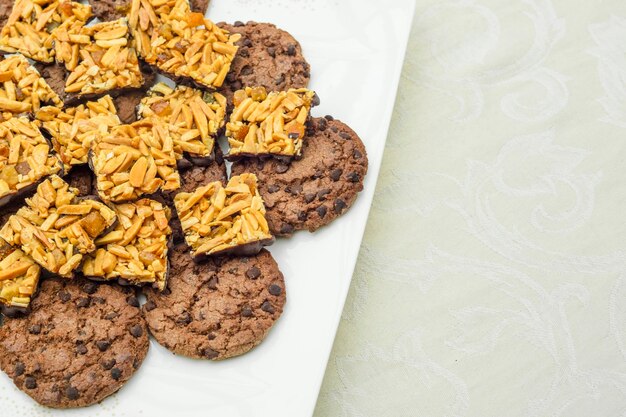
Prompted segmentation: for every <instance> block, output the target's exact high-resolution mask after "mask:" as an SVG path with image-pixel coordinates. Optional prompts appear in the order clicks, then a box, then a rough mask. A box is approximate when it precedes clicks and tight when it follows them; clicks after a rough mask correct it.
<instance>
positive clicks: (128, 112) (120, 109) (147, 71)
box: [113, 65, 157, 124]
mask: <svg viewBox="0 0 626 417" xmlns="http://www.w3.org/2000/svg"><path fill="white" fill-rule="evenodd" d="M141 74H142V75H143V80H144V81H143V86H142V88H141V89H140V90H134V91H128V92H125V93H123V94H120V95H119V96H117V97H115V98H113V103H114V104H115V108H116V109H117V117H119V118H120V121H121V122H122V123H125V124H130V123H133V122H136V121H137V106H138V105H139V103H140V102H141V99H142V98H144V97H145V96H146V90H148V89H149V88H151V87H152V86H153V85H154V83H155V82H156V77H157V75H156V73H155V72H154V71H152V69H151V68H150V67H149V66H147V65H143V66H142V67H141Z"/></svg>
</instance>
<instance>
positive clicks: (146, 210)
mask: <svg viewBox="0 0 626 417" xmlns="http://www.w3.org/2000/svg"><path fill="white" fill-rule="evenodd" d="M114 209H115V212H116V213H117V220H118V223H117V225H116V226H115V227H114V228H113V230H111V231H110V232H109V233H107V234H105V235H103V236H101V237H99V238H98V239H97V240H96V246H97V247H98V249H97V250H96V252H95V253H92V254H90V255H87V257H86V258H85V262H84V264H83V274H84V275H85V276H87V277H93V278H100V279H105V280H110V279H117V278H122V279H124V280H125V281H128V282H129V283H131V284H136V285H142V284H145V283H152V284H153V286H154V287H155V288H157V289H159V290H163V289H164V288H165V284H166V281H167V269H168V268H167V266H168V265H167V244H168V240H169V236H170V235H171V233H172V231H171V229H170V227H169V225H168V222H169V218H170V210H169V208H167V207H165V206H163V204H161V203H159V202H158V201H155V200H151V199H148V198H144V199H141V200H139V201H137V202H134V203H126V204H117V205H114Z"/></svg>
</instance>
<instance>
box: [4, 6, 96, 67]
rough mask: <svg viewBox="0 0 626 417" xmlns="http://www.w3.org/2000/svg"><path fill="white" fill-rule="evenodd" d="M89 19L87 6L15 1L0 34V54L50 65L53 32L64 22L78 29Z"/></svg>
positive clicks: (90, 14)
mask: <svg viewBox="0 0 626 417" xmlns="http://www.w3.org/2000/svg"><path fill="white" fill-rule="evenodd" d="M91 16H92V13H91V6H88V5H84V4H80V3H77V2H73V1H66V0H62V1H57V0H16V1H15V3H14V4H13V9H12V11H11V15H10V16H9V18H8V20H7V23H6V25H5V26H4V27H3V28H2V31H1V32H0V50H2V51H4V52H11V53H14V52H19V53H21V54H23V55H25V56H27V57H28V58H31V59H34V60H35V61H41V62H52V61H53V59H54V49H53V44H54V39H53V36H52V33H53V32H54V30H55V29H56V28H57V27H58V26H59V25H61V24H63V23H65V22H69V23H77V24H78V25H79V26H82V25H84V24H85V23H86V22H87V21H88V20H89V19H90V18H91Z"/></svg>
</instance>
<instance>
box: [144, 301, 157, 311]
mask: <svg viewBox="0 0 626 417" xmlns="http://www.w3.org/2000/svg"><path fill="white" fill-rule="evenodd" d="M143 308H145V309H146V311H152V310H154V309H155V308H156V304H154V301H152V300H150V301H148V302H147V303H146V304H144V306H143Z"/></svg>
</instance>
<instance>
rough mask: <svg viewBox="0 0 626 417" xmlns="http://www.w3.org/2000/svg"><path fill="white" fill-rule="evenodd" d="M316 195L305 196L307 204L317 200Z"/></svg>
mask: <svg viewBox="0 0 626 417" xmlns="http://www.w3.org/2000/svg"><path fill="white" fill-rule="evenodd" d="M315 197H316V195H315V193H307V194H305V195H304V201H306V202H307V203H310V202H311V201H313V200H315Z"/></svg>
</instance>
